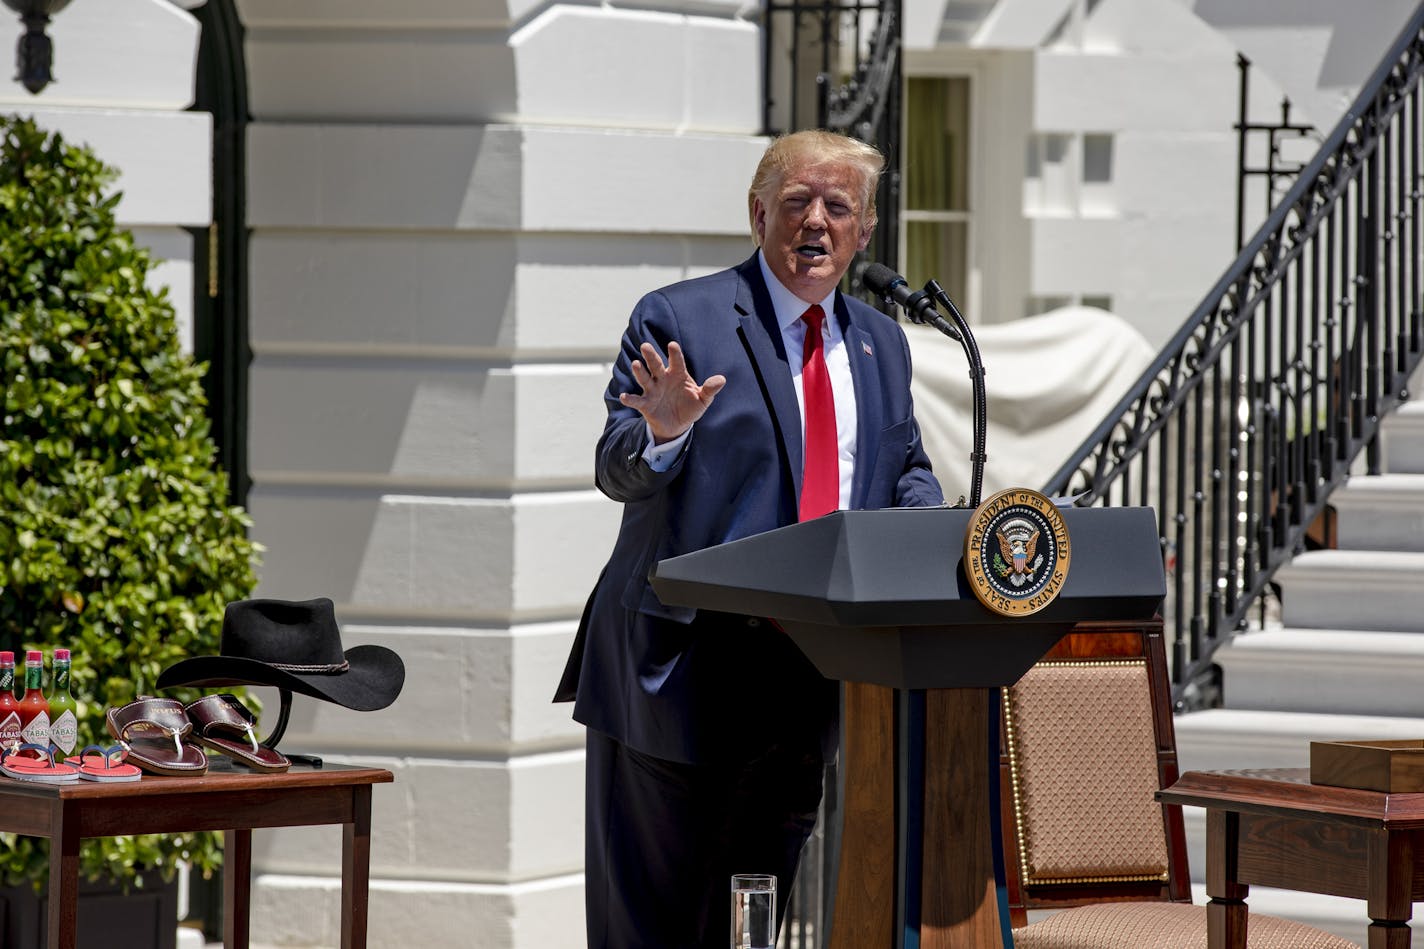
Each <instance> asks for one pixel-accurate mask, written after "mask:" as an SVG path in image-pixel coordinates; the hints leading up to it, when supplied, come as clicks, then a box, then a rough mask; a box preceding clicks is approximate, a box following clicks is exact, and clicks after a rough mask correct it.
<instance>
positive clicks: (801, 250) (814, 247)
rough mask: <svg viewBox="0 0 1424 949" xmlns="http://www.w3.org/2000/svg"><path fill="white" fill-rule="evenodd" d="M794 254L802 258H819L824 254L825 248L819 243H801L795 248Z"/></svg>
mask: <svg viewBox="0 0 1424 949" xmlns="http://www.w3.org/2000/svg"><path fill="white" fill-rule="evenodd" d="M796 254H797V256H799V257H800V258H801V259H802V260H819V259H820V258H822V257H824V256H826V249H825V248H824V247H822V246H821V245H820V244H819V243H814V242H813V243H810V244H802V245H801V246H800V247H798V248H796Z"/></svg>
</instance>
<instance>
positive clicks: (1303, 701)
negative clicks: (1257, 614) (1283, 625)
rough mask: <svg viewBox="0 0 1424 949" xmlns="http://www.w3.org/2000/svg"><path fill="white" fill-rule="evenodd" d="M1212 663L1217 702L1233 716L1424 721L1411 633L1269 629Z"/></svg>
mask: <svg viewBox="0 0 1424 949" xmlns="http://www.w3.org/2000/svg"><path fill="white" fill-rule="evenodd" d="M1215 661H1216V662H1217V663H1218V664H1219V665H1220V666H1221V670H1222V684H1223V691H1224V695H1225V704H1226V705H1227V706H1228V707H1229V708H1232V709H1236V710H1238V711H1277V712H1289V711H1292V710H1303V709H1309V710H1310V711H1312V712H1320V713H1326V714H1335V715H1383V716H1391V717H1401V718H1409V717H1412V716H1415V715H1424V701H1421V699H1420V696H1419V692H1418V687H1419V683H1420V682H1424V635H1420V634H1419V633H1396V632H1373V631H1369V630H1358V629H1294V628H1290V629H1273V630H1267V631H1264V632H1256V633H1247V634H1245V635H1242V636H1238V637H1236V639H1234V640H1233V641H1232V642H1231V644H1230V645H1229V646H1225V647H1223V648H1222V649H1219V650H1217V653H1216V657H1215ZM1419 737H1421V738H1424V722H1421V734H1420V736H1419Z"/></svg>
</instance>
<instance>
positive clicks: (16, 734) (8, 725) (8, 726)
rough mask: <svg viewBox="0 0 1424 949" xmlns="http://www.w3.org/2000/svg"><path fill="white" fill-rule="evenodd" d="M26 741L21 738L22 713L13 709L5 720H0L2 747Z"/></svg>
mask: <svg viewBox="0 0 1424 949" xmlns="http://www.w3.org/2000/svg"><path fill="white" fill-rule="evenodd" d="M24 740H25V739H24V738H22V737H21V736H20V713H19V712H16V711H14V710H13V709H12V710H11V711H10V712H8V713H6V715H5V717H4V718H0V745H9V744H11V743H13V742H17V741H19V742H22V741H24Z"/></svg>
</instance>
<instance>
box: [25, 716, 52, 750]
mask: <svg viewBox="0 0 1424 949" xmlns="http://www.w3.org/2000/svg"><path fill="white" fill-rule="evenodd" d="M20 740H21V741H23V742H25V743H26V744H36V745H48V744H49V712H39V713H36V715H35V717H34V718H32V719H30V720H29V721H28V722H26V723H25V724H24V725H23V726H21V728H20Z"/></svg>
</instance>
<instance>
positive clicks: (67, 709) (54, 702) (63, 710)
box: [49, 649, 79, 759]
mask: <svg viewBox="0 0 1424 949" xmlns="http://www.w3.org/2000/svg"><path fill="white" fill-rule="evenodd" d="M69 668H70V660H69V650H68V649H56V650H55V651H54V682H53V683H52V685H51V688H50V692H49V744H50V747H51V748H52V749H53V750H54V756H55V758H56V759H58V758H60V757H68V756H69V755H72V754H74V746H75V744H76V743H77V742H78V741H79V714H78V712H79V707H78V704H77V703H76V702H75V701H74V694H73V692H72V691H71V690H70V687H69Z"/></svg>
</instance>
